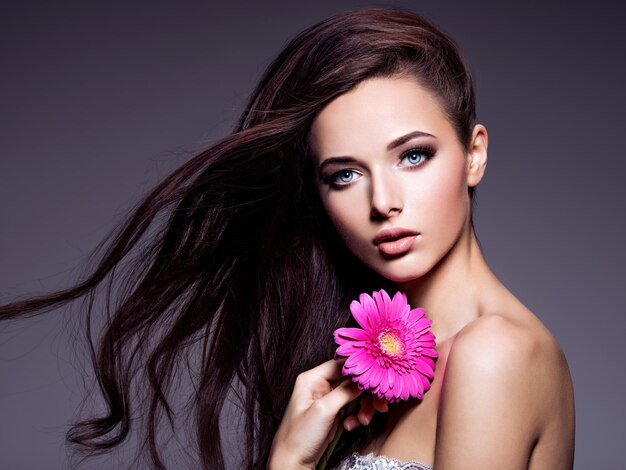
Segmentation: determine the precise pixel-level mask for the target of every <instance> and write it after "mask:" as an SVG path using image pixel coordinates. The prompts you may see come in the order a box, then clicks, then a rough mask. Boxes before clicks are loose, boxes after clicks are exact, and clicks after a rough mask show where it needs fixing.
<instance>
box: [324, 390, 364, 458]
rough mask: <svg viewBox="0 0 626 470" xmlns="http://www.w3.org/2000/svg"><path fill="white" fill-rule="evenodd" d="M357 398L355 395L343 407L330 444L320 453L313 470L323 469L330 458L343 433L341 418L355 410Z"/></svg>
mask: <svg viewBox="0 0 626 470" xmlns="http://www.w3.org/2000/svg"><path fill="white" fill-rule="evenodd" d="M359 398H360V397H357V398H355V399H354V400H352V401H351V402H350V403H349V404H348V405H347V408H346V409H345V414H343V415H341V416H340V419H339V424H338V425H337V431H335V437H333V440H332V441H331V442H330V444H328V447H327V448H326V450H325V451H324V455H322V458H321V459H320V461H319V463H318V464H317V466H316V467H315V470H324V469H325V468H326V465H327V464H328V460H329V459H330V456H331V455H332V453H333V451H334V450H335V446H336V445H337V442H339V438H341V435H342V434H343V420H344V418H345V417H346V416H349V415H350V414H352V413H353V412H354V411H355V410H356V408H357V406H358V405H359Z"/></svg>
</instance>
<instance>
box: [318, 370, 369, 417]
mask: <svg viewBox="0 0 626 470" xmlns="http://www.w3.org/2000/svg"><path fill="white" fill-rule="evenodd" d="M362 393H363V390H361V389H359V387H358V386H357V384H356V383H354V382H353V381H352V380H351V379H350V378H349V377H348V378H346V379H345V380H344V381H343V382H341V383H340V384H339V385H337V387H336V388H335V389H333V390H332V391H331V392H330V393H327V394H326V395H324V396H323V397H322V398H318V399H317V400H315V403H316V405H317V406H319V407H321V408H323V409H326V410H327V411H328V413H332V414H333V415H337V413H339V411H340V410H341V408H343V407H344V406H345V405H347V404H348V403H350V402H351V401H352V400H354V399H355V398H357V397H358V396H359V395H361V394H362Z"/></svg>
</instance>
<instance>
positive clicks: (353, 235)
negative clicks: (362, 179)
mask: <svg viewBox="0 0 626 470" xmlns="http://www.w3.org/2000/svg"><path fill="white" fill-rule="evenodd" d="M354 189H355V188H350V190H349V191H345V192H341V191H339V192H333V193H330V194H327V195H326V197H323V198H322V201H323V203H324V208H325V209H326V213H327V214H328V217H329V218H330V220H331V221H332V223H333V225H334V226H335V228H336V229H337V232H338V233H339V235H340V236H341V238H342V239H343V240H344V242H345V243H346V244H347V245H353V244H354V243H357V242H358V240H359V238H360V237H359V233H360V230H359V227H362V226H363V221H364V220H367V217H368V216H369V211H368V209H367V208H366V207H365V204H363V201H362V198H361V197H360V195H359V192H358V191H355V190H354ZM364 217H365V218H364Z"/></svg>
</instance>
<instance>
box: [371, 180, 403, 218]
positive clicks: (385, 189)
mask: <svg viewBox="0 0 626 470" xmlns="http://www.w3.org/2000/svg"><path fill="white" fill-rule="evenodd" d="M398 183H399V182H397V181H395V180H394V176H393V175H392V174H391V172H389V171H387V172H384V171H379V172H376V174H372V177H371V193H372V194H371V198H372V201H371V217H372V218H373V219H380V218H383V219H387V218H389V217H393V216H394V215H397V214H399V213H401V212H402V208H403V207H404V204H403V198H402V194H401V187H400V185H399V184H398Z"/></svg>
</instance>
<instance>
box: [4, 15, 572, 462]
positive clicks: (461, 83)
mask: <svg viewBox="0 0 626 470" xmlns="http://www.w3.org/2000/svg"><path fill="white" fill-rule="evenodd" d="M474 119H475V105H474V91H473V85H472V79H471V75H470V72H469V69H468V67H467V66H466V64H465V63H464V62H463V60H462V59H461V57H460V56H459V53H458V51H457V49H456V47H455V45H454V44H453V42H452V41H451V40H450V39H449V38H447V37H446V36H445V35H443V34H442V33H441V32H440V31H439V30H438V29H436V28H435V27H434V26H433V25H431V24H430V23H429V22H427V21H425V20H423V19H422V18H420V17H418V16H416V15H414V14H412V13H410V12H406V11H402V10H386V9H366V10H360V11H354V12H346V13H344V14H341V15H338V16H336V17H333V18H330V19H328V20H326V21H323V22H321V23H319V24H317V25H314V26H312V27H311V28H309V29H307V30H305V31H304V32H302V33H301V34H299V35H298V36H297V37H296V38H294V39H293V40H292V41H291V42H290V43H289V44H288V45H287V46H286V48H285V49H284V50H283V51H282V52H281V53H280V54H279V56H278V57H277V58H276V60H275V61H274V62H273V63H272V64H271V65H270V66H269V68H268V69H267V71H266V73H265V74H264V76H263V77H262V79H261V81H260V83H259V85H258V86H257V88H256V90H255V91H254V93H253V95H252V97H251V100H250V102H249V104H248V106H247V107H246V110H245V111H244V113H243V114H242V116H241V118H240V120H239V122H238V124H237V127H236V129H235V131H234V132H233V134H231V135H230V136H227V137H226V138H225V139H223V140H222V141H220V142H218V143H217V144H216V145H214V146H212V147H211V148H209V149H208V150H206V151H205V152H203V153H201V154H200V155H198V156H197V157H195V158H194V159H192V160H190V161H189V162H187V163H186V164H185V165H184V166H182V167H181V168H180V169H178V170H176V171H175V172H174V173H173V174H172V175H170V176H169V177H168V178H167V179H166V180H165V181H163V182H162V183H161V184H160V185H159V186H158V187H157V188H155V190H154V191H153V192H152V193H151V194H150V195H149V196H148V197H147V198H146V199H145V201H143V203H142V204H141V205H140V206H139V207H138V208H137V209H136V210H135V212H134V213H133V214H132V215H131V217H130V218H129V220H128V222H127V223H126V224H125V225H124V226H123V227H122V228H121V230H120V231H119V233H118V234H116V236H115V238H114V239H113V240H112V242H111V244H110V245H109V249H108V250H107V252H106V253H105V255H104V256H103V258H102V260H101V262H100V264H99V265H98V266H97V268H96V269H95V270H94V272H93V274H92V275H91V276H89V277H88V278H87V279H86V280H84V281H83V282H81V283H79V284H78V285H77V286H76V287H73V288H71V289H68V290H66V291H62V292H57V293H53V294H50V295H47V296H42V297H38V298H33V299H30V300H26V301H21V302H15V303H13V304H9V305H5V306H4V307H2V308H1V309H0V314H1V315H2V317H3V318H12V317H17V316H19V315H28V314H32V313H37V312H43V311H45V310H47V309H50V308H52V307H54V306H57V305H59V304H62V303H65V302H69V301H71V300H74V299H77V298H79V297H82V296H85V295H89V298H88V299H89V300H90V302H89V304H88V308H87V311H86V319H87V320H88V321H90V320H91V315H92V306H93V297H94V295H95V292H96V288H97V287H98V286H100V285H101V283H105V284H104V285H107V286H108V287H109V289H107V291H108V292H107V295H109V296H111V295H113V294H112V292H116V288H115V286H119V291H118V294H119V296H120V300H119V302H118V303H117V304H115V307H114V308H113V310H114V311H113V312H112V313H111V317H110V318H108V319H107V323H106V327H105V329H104V332H103V333H102V336H101V338H100V340H99V341H98V343H97V345H96V344H94V342H93V341H92V339H91V336H89V337H88V338H89V341H90V343H91V344H92V345H93V347H94V355H93V361H94V367H95V371H96V373H97V376H98V381H99V385H100V388H101V390H102V393H103V396H104V398H105V400H106V404H107V409H106V412H105V413H104V414H103V415H102V416H95V417H92V418H87V419H85V420H83V421H81V422H79V423H76V424H75V425H74V426H73V427H72V429H70V431H69V433H68V439H69V440H70V441H71V442H73V443H76V444H77V445H78V446H79V450H82V451H84V452H86V453H97V452H102V451H106V450H109V449H111V448H113V447H115V446H117V445H119V444H120V443H122V442H123V441H124V440H125V439H126V438H127V436H128V434H129V432H130V428H131V423H133V422H134V420H135V419H137V418H138V417H139V418H141V419H143V420H145V421H143V422H144V429H143V431H144V434H145V436H144V442H145V447H146V449H147V450H148V452H149V455H150V458H151V462H152V466H153V467H155V468H165V466H164V463H163V455H162V454H161V453H160V452H159V450H160V446H159V444H158V439H157V438H158V434H159V432H161V430H162V428H163V426H160V424H161V422H162V419H163V416H164V415H165V417H166V418H167V419H168V420H169V421H170V423H171V425H172V428H173V427H174V425H175V421H176V420H177V419H181V418H180V417H181V416H183V414H182V413H181V412H180V411H179V410H177V409H176V407H175V404H174V401H175V400H174V397H175V398H176V401H177V402H180V401H184V400H181V399H180V394H181V393H182V391H181V390H180V388H177V387H175V386H174V385H173V383H175V382H177V378H178V375H177V374H178V373H179V371H180V368H181V367H184V368H186V369H188V370H189V372H190V375H191V377H192V381H193V385H194V390H193V392H191V394H190V396H189V399H190V400H189V411H190V412H192V413H193V414H194V416H193V417H194V418H195V421H193V422H194V425H195V431H196V435H197V446H198V453H199V461H200V462H199V463H200V466H202V467H203V468H222V467H223V466H224V465H223V457H222V451H221V443H220V432H219V431H220V430H219V426H218V423H219V417H220V412H221V411H222V408H223V405H224V401H225V400H226V397H227V394H228V392H229V389H230V388H231V385H236V384H237V382H240V383H241V385H242V387H243V394H242V396H240V400H241V403H242V406H243V407H244V412H245V442H242V445H243V447H244V448H245V449H246V452H247V453H246V455H245V456H244V459H245V461H244V466H245V467H247V468H265V467H267V466H269V467H270V468H302V467H304V468H313V467H314V466H315V465H316V464H317V462H318V461H319V459H320V457H321V455H322V453H323V451H324V449H325V447H326V445H327V444H328V442H329V441H330V440H331V439H332V436H333V434H334V431H335V429H336V428H337V426H338V425H339V418H338V414H339V413H340V410H341V409H342V407H343V406H344V405H346V404H347V403H349V402H350V401H351V400H353V399H355V398H357V397H359V398H361V407H360V409H359V411H358V412H357V414H356V415H352V416H347V417H345V419H343V418H342V425H343V426H344V427H345V428H346V429H351V431H349V432H346V433H345V434H344V438H343V439H342V441H341V442H340V443H339V445H338V447H337V448H336V451H335V453H334V454H333V455H332V457H331V460H330V462H329V466H337V465H344V466H346V465H347V466H350V465H351V462H352V461H350V460H349V459H350V458H353V459H355V458H356V457H355V455H358V454H354V452H358V453H360V454H362V455H365V454H367V453H370V452H371V453H373V454H374V455H378V456H383V455H384V456H387V457H390V458H397V459H399V460H402V461H411V460H412V461H419V462H421V464H424V465H422V466H432V465H435V466H436V467H437V469H440V468H442V469H446V468H526V467H529V468H571V466H572V458H573V430H574V416H573V397H572V387H571V379H570V376H569V372H568V369H567V363H566V361H565V358H564V357H563V354H562V352H561V350H560V348H559V346H558V344H557V343H556V341H555V340H554V338H553V337H552V335H550V333H549V332H548V331H547V329H546V328H545V327H544V326H543V325H542V324H541V322H540V321H539V320H538V319H537V318H536V317H535V316H534V315H533V314H532V313H531V312H530V311H528V309H526V308H525V307H524V306H523V305H522V304H521V302H519V301H518V300H517V299H516V298H515V297H514V296H513V295H512V294H511V293H510V292H508V291H507V289H506V288H505V287H504V286H503V285H502V284H501V283H500V282H499V281H498V280H497V278H496V277H495V276H494V275H493V273H492V272H491V271H490V269H489V267H488V266H487V264H486V263H485V261H484V259H483V257H482V254H481V251H480V248H479V245H478V241H477V239H476V236H475V233H474V230H473V223H472V201H473V198H474V188H475V187H476V185H477V184H478V183H479V182H480V180H481V178H482V176H483V173H484V171H485V166H486V158H487V131H486V129H485V128H484V126H482V125H480V124H475V123H474ZM159 221H164V223H163V225H162V226H161V225H160V226H158V228H159V229H160V230H158V231H157V232H156V235H153V236H152V238H151V237H150V235H149V233H150V232H149V230H148V229H149V228H150V227H151V224H153V223H158V222H159ZM389 230H391V231H389ZM394 230H395V231H394ZM398 230H401V231H400V232H398ZM144 242H147V243H144ZM133 250H135V251H133ZM129 258H130V260H129ZM129 261H130V262H129ZM125 267H128V269H127V271H126V274H125V275H124V276H123V277H122V278H121V279H120V277H119V275H118V274H117V273H118V272H119V271H120V269H123V268H125ZM116 281H117V282H119V284H115V282H116ZM381 288H385V289H386V290H387V291H388V292H392V291H393V290H401V291H403V292H405V293H406V294H407V296H408V298H409V301H410V303H411V304H412V305H413V306H416V307H423V308H425V310H426V312H427V314H428V317H429V318H431V319H432V321H433V327H432V330H433V332H434V333H435V335H436V337H437V352H438V354H439V358H438V360H437V364H436V368H435V377H434V380H433V382H432V388H431V389H430V390H429V391H428V392H427V393H426V395H425V396H424V398H423V400H409V401H407V402H402V403H396V404H392V405H387V404H386V403H384V402H383V401H382V400H379V399H377V398H374V397H372V396H371V394H369V393H367V392H361V391H360V390H359V389H358V388H356V386H355V385H353V384H352V383H351V382H350V381H349V380H347V379H342V377H341V373H340V368H341V362H335V361H333V360H329V359H330V358H331V357H333V353H334V350H335V347H336V345H335V344H334V343H333V339H332V331H333V330H334V329H336V328H338V327H342V326H346V325H348V324H350V323H351V322H352V318H351V315H350V312H349V310H348V308H347V306H348V305H349V302H350V300H352V299H354V298H356V297H357V296H358V294H359V293H361V292H371V291H372V290H379V289H381ZM108 305H109V303H107V306H108ZM88 331H89V330H88ZM235 374H236V376H235ZM444 384H445V386H444ZM235 390H236V389H235ZM236 391H237V390H236ZM135 397H142V398H141V399H139V398H137V399H135ZM144 404H145V405H144ZM142 405H144V406H145V409H141V406H142ZM136 408H139V409H140V410H141V411H137V410H136ZM375 410H378V411H380V412H381V413H378V414H376V413H375ZM387 410H388V412H386V411H387ZM143 411H145V413H143ZM187 422H188V421H187ZM187 422H184V424H186V423H187ZM359 423H360V424H361V425H362V426H358V424H359ZM381 459H383V457H379V460H381ZM341 461H343V464H341V463H340V462H341ZM352 463H354V462H352Z"/></svg>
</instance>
